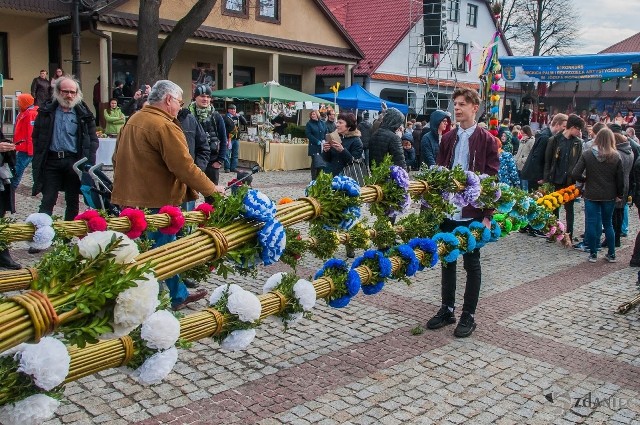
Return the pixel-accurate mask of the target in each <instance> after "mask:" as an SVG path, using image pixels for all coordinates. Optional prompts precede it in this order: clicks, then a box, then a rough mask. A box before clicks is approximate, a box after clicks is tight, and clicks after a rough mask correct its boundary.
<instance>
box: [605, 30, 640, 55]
mask: <svg viewBox="0 0 640 425" xmlns="http://www.w3.org/2000/svg"><path fill="white" fill-rule="evenodd" d="M631 52H640V32H639V33H637V34H636V35H632V36H631V37H629V38H626V39H624V40H622V41H620V42H618V43H616V44H614V45H613V46H609V47H607V48H606V49H604V50H603V51H601V52H598V53H631Z"/></svg>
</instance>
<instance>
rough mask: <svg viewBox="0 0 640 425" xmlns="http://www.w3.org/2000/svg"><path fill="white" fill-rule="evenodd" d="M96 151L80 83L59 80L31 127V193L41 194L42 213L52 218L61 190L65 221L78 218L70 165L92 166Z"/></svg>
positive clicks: (76, 187) (76, 179)
mask: <svg viewBox="0 0 640 425" xmlns="http://www.w3.org/2000/svg"><path fill="white" fill-rule="evenodd" d="M96 150H98V136H97V135H96V123H95V119H94V116H93V114H92V113H91V111H89V108H88V107H87V104H86V103H84V102H83V101H82V91H81V90H80V84H79V83H78V81H77V80H74V79H73V78H71V77H66V76H65V77H61V78H59V79H58V80H57V81H56V84H55V85H54V87H53V99H52V100H51V101H49V102H47V103H46V104H45V105H44V106H43V107H42V108H40V111H39V113H38V117H37V118H36V122H35V124H34V126H33V190H32V194H33V196H35V195H37V194H38V193H42V203H41V204H40V212H41V213H46V214H49V215H51V214H52V213H53V207H54V206H55V204H56V201H57V199H58V192H60V191H63V192H64V196H65V203H66V210H65V214H64V219H65V220H73V219H74V218H75V216H76V215H78V210H79V207H80V201H79V195H80V178H79V177H78V175H77V174H76V173H75V171H74V170H73V164H74V163H75V162H76V161H78V160H79V159H81V158H87V159H88V160H89V161H88V163H89V164H95V162H96ZM31 251H33V250H31V249H30V252H31ZM32 253H33V252H32Z"/></svg>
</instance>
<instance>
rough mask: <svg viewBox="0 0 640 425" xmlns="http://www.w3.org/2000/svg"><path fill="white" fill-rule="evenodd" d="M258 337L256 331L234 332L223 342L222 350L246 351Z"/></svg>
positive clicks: (221, 344)
mask: <svg viewBox="0 0 640 425" xmlns="http://www.w3.org/2000/svg"><path fill="white" fill-rule="evenodd" d="M255 337H256V330H255V329H241V330H237V331H233V332H231V333H230V334H229V336H227V337H226V338H225V339H223V340H222V342H221V343H220V348H222V349H224V350H228V351H240V350H244V349H245V348H247V347H248V346H249V344H251V342H253V339H254V338H255Z"/></svg>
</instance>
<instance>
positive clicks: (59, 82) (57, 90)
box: [53, 75, 82, 103]
mask: <svg viewBox="0 0 640 425" xmlns="http://www.w3.org/2000/svg"><path fill="white" fill-rule="evenodd" d="M65 80H69V81H73V82H74V83H75V84H76V91H77V94H76V97H75V99H77V100H78V102H76V103H79V101H81V100H82V90H80V81H78V80H77V79H76V77H75V76H73V75H72V76H69V75H63V76H62V77H60V78H58V79H57V80H56V84H55V85H54V86H53V95H54V96H55V97H56V98H60V97H62V94H61V93H60V86H61V85H62V82H63V81H65Z"/></svg>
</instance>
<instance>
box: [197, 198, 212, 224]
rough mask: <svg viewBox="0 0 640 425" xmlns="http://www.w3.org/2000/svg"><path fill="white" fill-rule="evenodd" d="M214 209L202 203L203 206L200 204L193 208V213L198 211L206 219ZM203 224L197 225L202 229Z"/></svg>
mask: <svg viewBox="0 0 640 425" xmlns="http://www.w3.org/2000/svg"><path fill="white" fill-rule="evenodd" d="M215 210H216V209H215V208H214V207H213V205H211V204H208V203H206V202H205V203H204V204H200V205H198V206H197V207H196V208H195V211H200V212H201V213H203V214H204V217H205V219H208V218H209V217H211V213H212V212H214V211H215ZM204 225H205V223H200V224H199V225H198V227H204Z"/></svg>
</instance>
